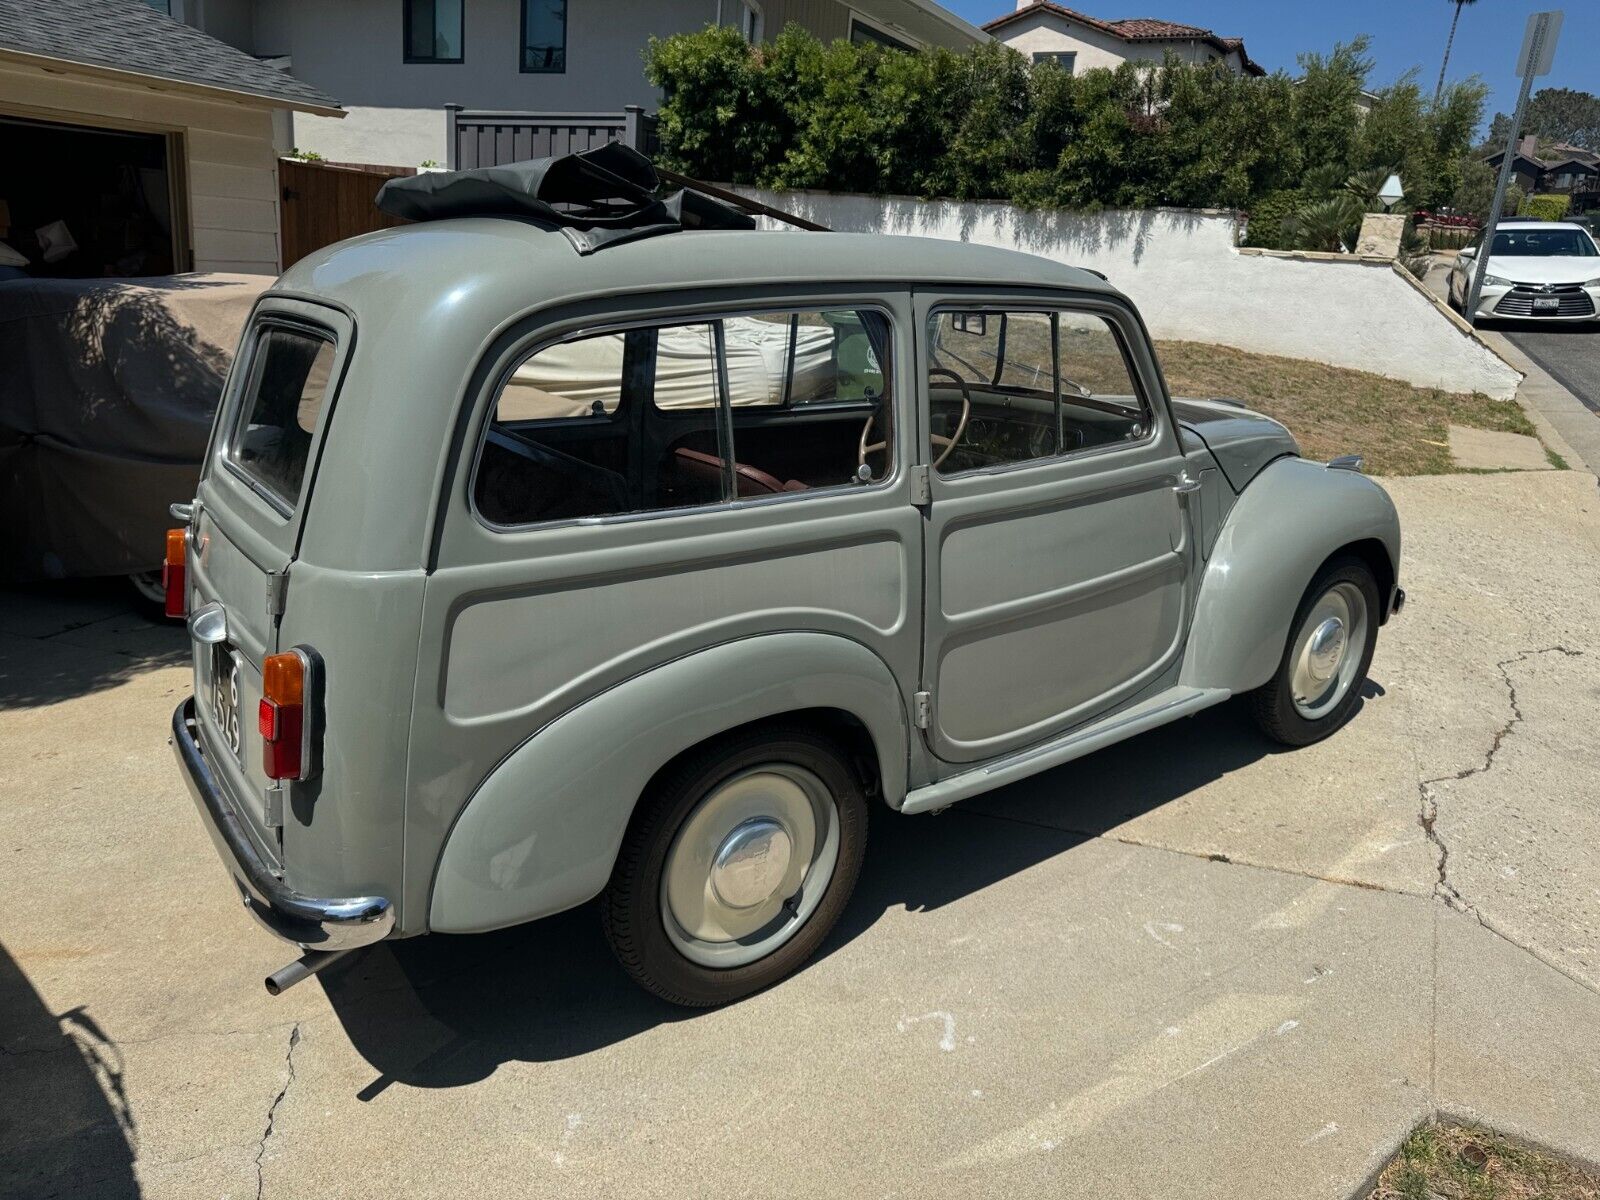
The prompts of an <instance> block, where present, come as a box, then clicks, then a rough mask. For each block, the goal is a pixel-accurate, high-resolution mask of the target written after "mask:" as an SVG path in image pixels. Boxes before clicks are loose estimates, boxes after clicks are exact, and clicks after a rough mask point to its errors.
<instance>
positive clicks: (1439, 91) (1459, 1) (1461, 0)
mask: <svg viewBox="0 0 1600 1200" xmlns="http://www.w3.org/2000/svg"><path fill="white" fill-rule="evenodd" d="M1477 2H1478V0H1450V3H1452V4H1454V5H1455V6H1456V11H1455V15H1454V16H1452V17H1451V18H1450V40H1449V41H1447V42H1446V43H1445V44H1444V61H1443V62H1442V63H1440V64H1439V86H1438V87H1436V88H1434V89H1433V102H1434V104H1435V105H1437V104H1438V103H1439V97H1440V96H1442V95H1443V94H1444V73H1445V71H1446V69H1448V68H1449V66H1450V48H1451V47H1452V46H1454V45H1455V44H1456V25H1457V24H1459V23H1460V21H1461V10H1462V9H1463V8H1465V7H1466V6H1467V5H1469V4H1476V3H1477Z"/></svg>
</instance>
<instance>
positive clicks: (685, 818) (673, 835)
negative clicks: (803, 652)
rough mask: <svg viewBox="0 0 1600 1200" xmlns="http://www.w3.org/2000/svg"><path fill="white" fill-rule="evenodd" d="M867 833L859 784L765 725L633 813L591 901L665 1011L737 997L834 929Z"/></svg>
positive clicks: (830, 758) (825, 757)
mask: <svg viewBox="0 0 1600 1200" xmlns="http://www.w3.org/2000/svg"><path fill="white" fill-rule="evenodd" d="M866 833H867V805H866V797H865V795H864V793H863V791H862V788H861V784H860V781H859V780H858V779H857V778H856V775H855V772H854V771H853V770H852V769H851V767H850V765H849V763H848V762H847V761H846V760H845V758H844V757H843V756H842V755H841V754H840V753H839V751H838V749H837V748H836V747H835V746H834V745H833V743H831V742H830V741H828V740H827V739H825V738H823V737H820V736H818V735H816V734H814V733H812V732H811V731H809V730H806V729H799V728H789V727H771V726H769V727H766V728H759V727H758V728H755V729H752V730H749V731H747V732H745V733H743V734H738V735H735V736H734V737H732V738H730V739H727V740H724V741H722V742H719V743H716V744H713V745H711V746H708V747H706V748H705V749H704V750H701V751H699V752H697V753H694V754H691V755H690V756H689V757H688V758H687V759H685V760H684V761H683V762H682V763H679V764H678V765H677V766H675V767H674V768H673V769H672V770H671V771H670V772H669V773H668V774H667V775H666V776H665V777H663V778H662V779H661V780H660V781H659V782H658V784H657V785H656V786H655V788H653V789H652V791H651V793H650V795H648V796H646V797H645V799H644V801H643V803H642V804H641V806H640V811H639V813H638V814H637V815H636V816H635V818H634V821H633V823H632V825H631V826H630V827H629V829H628V832H627V835H626V836H625V837H624V839H623V843H622V850H621V852H620V853H619V854H618V856H617V864H616V867H615V868H614V869H613V871H612V875H611V883H610V885H609V887H608V888H607V890H606V893H605V895H604V896H603V897H602V899H601V910H600V911H601V921H602V924H603V926H604V929H605V934H606V939H607V940H608V941H609V942H610V943H611V948H612V949H613V950H614V951H615V952H616V955H617V958H618V960H619V961H620V962H621V963H622V966H623V967H624V969H626V970H627V972H628V974H630V975H632V976H633V978H634V980H635V981H636V982H638V983H639V984H640V985H641V986H643V987H644V988H646V989H647V990H649V991H652V992H654V993H655V994H656V995H658V996H660V997H662V998H663V999H665V1000H670V1001H672V1002H673V1003H675V1004H684V1005H689V1006H693V1007H709V1006H711V1005H716V1004H726V1003H728V1002H729V1001H732V1000H737V999H739V998H741V997H743V996H747V995H749V994H750V993H752V992H756V991H759V990H761V989H762V988H764V987H767V986H769V985H771V984H773V983H776V982H777V981H778V980H780V979H782V978H783V977H784V976H786V975H788V974H789V973H790V972H792V971H794V970H795V969H797V968H798V967H799V966H800V965H801V964H803V963H804V962H805V961H806V960H807V959H808V958H810V957H811V955H812V954H813V953H814V952H815V951H816V949H817V947H818V946H819V945H820V944H821V942H822V939H823V938H825V937H826V936H827V934H828V931H829V930H830V929H832V928H833V925H834V923H835V922H836V921H837V920H838V919H839V914H840V913H842V912H843V911H844V907H845V904H846V903H847V902H848V900H849V899H850V893H851V891H852V890H853V889H854V887H855V883H856V877H857V876H858V875H859V874H860V871H861V859H862V854H863V851H864V850H865V846H866Z"/></svg>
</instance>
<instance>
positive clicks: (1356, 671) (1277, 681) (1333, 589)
mask: <svg viewBox="0 0 1600 1200" xmlns="http://www.w3.org/2000/svg"><path fill="white" fill-rule="evenodd" d="M1377 614H1378V584H1377V580H1375V579H1374V578H1373V577H1372V570H1371V568H1370V567H1368V566H1367V564H1366V563H1364V562H1362V561H1361V560H1360V559H1359V558H1354V557H1340V558H1336V559H1334V560H1333V561H1331V562H1330V563H1328V564H1327V566H1325V567H1323V569H1322V570H1321V571H1319V572H1318V573H1317V577H1316V578H1315V579H1314V580H1312V582H1311V586H1310V587H1309V588H1307V589H1306V594H1305V598H1304V599H1302V600H1301V601H1300V607H1299V609H1298V610H1297V611H1296V613H1295V619H1294V623H1293V624H1292V625H1291V626H1290V631H1289V643H1288V645H1287V646H1286V647H1285V648H1284V651H1283V658H1282V659H1281V660H1280V661H1279V663H1278V670H1277V672H1276V673H1275V674H1274V675H1273V677H1272V679H1271V680H1270V681H1268V682H1267V683H1266V684H1265V685H1264V686H1262V687H1260V688H1257V689H1256V690H1255V691H1254V692H1253V693H1251V705H1252V709H1253V711H1254V714H1255V719H1256V723H1257V724H1258V725H1260V726H1261V729H1262V732H1264V733H1265V734H1266V735H1267V736H1268V737H1270V738H1272V739H1273V740H1274V741H1279V742H1282V743H1284V744H1285V745H1288V746H1309V745H1310V744H1311V743H1312V742H1319V741H1321V740H1322V739H1323V738H1325V737H1327V736H1328V735H1329V734H1331V733H1333V732H1334V731H1335V730H1337V729H1338V728H1339V727H1340V726H1341V725H1343V724H1344V723H1345V722H1346V721H1348V720H1349V719H1350V714H1351V713H1352V712H1353V711H1355V706H1356V704H1357V702H1358V701H1359V699H1360V685H1361V681H1362V680H1364V679H1365V678H1366V677H1367V668H1368V667H1370V666H1371V665H1372V652H1373V650H1374V649H1376V647H1377V644H1378V621H1377Z"/></svg>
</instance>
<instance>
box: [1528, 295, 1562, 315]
mask: <svg viewBox="0 0 1600 1200" xmlns="http://www.w3.org/2000/svg"><path fill="white" fill-rule="evenodd" d="M1533 311H1534V312H1560V311H1561V297H1559V296H1535V297H1534V298H1533Z"/></svg>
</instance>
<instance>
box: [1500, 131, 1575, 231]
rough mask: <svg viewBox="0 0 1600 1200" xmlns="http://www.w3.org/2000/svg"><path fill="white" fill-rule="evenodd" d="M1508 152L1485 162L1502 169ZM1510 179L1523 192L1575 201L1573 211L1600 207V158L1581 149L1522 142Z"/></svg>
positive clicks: (1530, 138)
mask: <svg viewBox="0 0 1600 1200" xmlns="http://www.w3.org/2000/svg"><path fill="white" fill-rule="evenodd" d="M1504 159H1505V151H1504V150H1497V151H1495V153H1493V154H1486V155H1484V158H1483V161H1484V162H1486V163H1487V164H1489V166H1491V167H1493V168H1495V169H1496V170H1498V169H1499V167H1500V164H1501V163H1502V162H1503V161H1504ZM1511 179H1512V182H1513V183H1515V184H1516V185H1517V186H1518V187H1520V188H1521V189H1522V190H1523V191H1524V192H1528V193H1534V192H1543V193H1555V194H1559V195H1566V196H1571V197H1572V211H1574V212H1587V211H1589V210H1591V209H1594V208H1597V207H1600V154H1596V153H1595V152H1594V151H1593V150H1586V149H1584V148H1583V147H1582V146H1572V145H1568V144H1567V143H1566V142H1555V143H1553V144H1551V145H1547V146H1545V147H1544V149H1543V151H1542V152H1541V151H1540V148H1539V139H1538V138H1537V137H1534V136H1533V135H1531V134H1530V135H1528V136H1527V137H1524V138H1522V139H1521V140H1520V141H1519V142H1518V143H1517V147H1516V150H1515V152H1514V154H1513V157H1512V160H1511Z"/></svg>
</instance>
